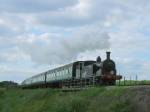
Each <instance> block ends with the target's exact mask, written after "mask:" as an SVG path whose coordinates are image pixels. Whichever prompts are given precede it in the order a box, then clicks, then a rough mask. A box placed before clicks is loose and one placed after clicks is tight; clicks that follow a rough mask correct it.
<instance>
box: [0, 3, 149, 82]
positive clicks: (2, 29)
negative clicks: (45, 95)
mask: <svg viewBox="0 0 150 112" xmlns="http://www.w3.org/2000/svg"><path fill="white" fill-rule="evenodd" d="M149 12H150V1H149V0H0V81H3V80H11V81H16V82H21V81H23V80H24V79H26V78H28V77H30V76H33V75H35V74H38V73H40V72H43V71H46V70H49V69H52V68H55V67H58V66H61V65H64V64H68V63H70V62H73V61H77V60H96V57H97V56H101V58H102V60H105V58H106V53H105V52H106V51H111V52H112V53H111V58H112V59H113V60H114V61H115V62H116V66H117V72H118V74H121V75H123V76H126V77H127V78H129V77H130V76H131V77H132V78H135V76H136V75H138V79H140V80H144V79H145V80H147V79H149V80H150V69H149V67H150V49H149V48H150V13H149Z"/></svg>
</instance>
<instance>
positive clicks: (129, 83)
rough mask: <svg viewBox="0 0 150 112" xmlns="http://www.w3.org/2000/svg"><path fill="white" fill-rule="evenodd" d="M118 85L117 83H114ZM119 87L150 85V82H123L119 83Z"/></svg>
mask: <svg viewBox="0 0 150 112" xmlns="http://www.w3.org/2000/svg"><path fill="white" fill-rule="evenodd" d="M116 84H117V85H119V81H117V83H116ZM120 85H127V86H128V85H129V86H130V85H131V86H132V85H150V80H141V81H135V80H125V81H123V80H122V81H120Z"/></svg>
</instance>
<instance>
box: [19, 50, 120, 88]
mask: <svg viewBox="0 0 150 112" xmlns="http://www.w3.org/2000/svg"><path fill="white" fill-rule="evenodd" d="M110 53H111V52H106V59H105V60H104V61H101V58H100V56H98V57H97V60H96V61H93V60H88V61H76V62H73V63H70V64H67V65H64V66H61V67H58V68H55V69H52V70H48V71H46V72H43V73H40V74H38V75H35V76H33V77H31V78H28V79H26V80H24V81H23V82H22V84H21V86H22V87H23V88H36V87H52V88H62V87H63V86H64V84H63V82H65V81H66V80H67V81H69V82H72V81H73V80H76V81H81V80H85V81H86V80H89V79H90V78H91V77H94V78H95V79H96V82H95V84H96V85H115V83H116V80H120V79H121V78H122V76H120V75H117V74H116V73H117V72H116V65H115V62H114V61H113V60H111V59H110ZM68 86H69V85H68Z"/></svg>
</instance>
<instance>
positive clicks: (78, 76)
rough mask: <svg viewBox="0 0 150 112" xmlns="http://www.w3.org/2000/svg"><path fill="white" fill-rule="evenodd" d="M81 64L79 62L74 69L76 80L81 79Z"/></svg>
mask: <svg viewBox="0 0 150 112" xmlns="http://www.w3.org/2000/svg"><path fill="white" fill-rule="evenodd" d="M83 64H84V63H83V62H79V63H78V65H77V67H76V78H77V79H80V78H81V77H82V70H83Z"/></svg>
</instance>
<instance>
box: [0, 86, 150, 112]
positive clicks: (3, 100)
mask: <svg viewBox="0 0 150 112" xmlns="http://www.w3.org/2000/svg"><path fill="white" fill-rule="evenodd" d="M135 91H136V90H134V91H133V90H132V89H130V88H129V87H113V86H112V87H97V88H91V89H89V90H84V91H78V92H62V91H60V90H54V89H34V90H21V89H5V88H1V89H0V112H137V105H138V104H137V101H136V100H138V99H133V97H135V96H136V95H137V92H135ZM137 91H139V90H137ZM144 94H147V93H144ZM146 103H147V102H146ZM145 109H149V110H150V108H149V107H146V108H145ZM145 112H149V111H147V110H146V111H145Z"/></svg>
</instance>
